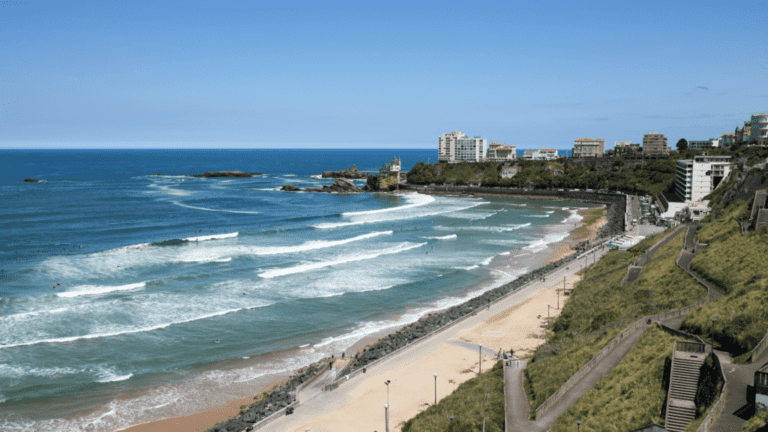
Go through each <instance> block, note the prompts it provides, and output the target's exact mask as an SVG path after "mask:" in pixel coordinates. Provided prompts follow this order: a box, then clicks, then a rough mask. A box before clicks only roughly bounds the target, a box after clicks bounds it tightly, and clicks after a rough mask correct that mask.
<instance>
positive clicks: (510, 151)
mask: <svg viewBox="0 0 768 432" xmlns="http://www.w3.org/2000/svg"><path fill="white" fill-rule="evenodd" d="M487 157H488V160H489V161H492V162H506V161H513V160H515V159H516V158H517V146H508V145H506V144H500V143H497V142H492V143H490V144H488V156H487Z"/></svg>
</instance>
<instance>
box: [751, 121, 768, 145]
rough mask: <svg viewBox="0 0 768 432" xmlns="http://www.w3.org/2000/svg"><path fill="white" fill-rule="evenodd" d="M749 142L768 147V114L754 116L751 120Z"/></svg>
mask: <svg viewBox="0 0 768 432" xmlns="http://www.w3.org/2000/svg"><path fill="white" fill-rule="evenodd" d="M749 123H750V126H751V129H750V135H749V141H750V142H754V143H755V144H757V145H760V146H768V114H753V115H752V118H751V119H750V122H749Z"/></svg>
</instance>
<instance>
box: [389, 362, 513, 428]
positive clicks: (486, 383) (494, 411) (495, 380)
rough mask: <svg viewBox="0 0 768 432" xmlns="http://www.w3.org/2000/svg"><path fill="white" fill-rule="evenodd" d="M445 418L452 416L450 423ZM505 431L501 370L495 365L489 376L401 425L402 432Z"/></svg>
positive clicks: (482, 376)
mask: <svg viewBox="0 0 768 432" xmlns="http://www.w3.org/2000/svg"><path fill="white" fill-rule="evenodd" d="M448 416H453V417H454V419H453V420H450V419H449V418H448ZM483 419H485V430H486V431H487V432H503V431H504V367H503V364H502V362H501V361H498V362H496V364H495V365H494V366H493V368H492V369H491V370H490V371H489V372H485V373H483V374H480V375H479V376H477V377H475V378H472V379H470V380H469V381H467V382H465V383H463V384H461V385H460V386H459V388H457V389H456V390H455V391H454V392H453V393H452V394H451V395H450V396H448V397H446V398H443V399H442V400H441V401H440V402H439V403H438V404H437V405H435V406H430V407H429V408H427V409H426V410H425V411H423V412H421V413H419V414H418V415H416V417H414V418H412V419H410V420H408V421H407V422H405V423H404V424H403V429H402V431H403V432H409V431H413V432H417V431H418V432H459V431H480V430H482V425H483Z"/></svg>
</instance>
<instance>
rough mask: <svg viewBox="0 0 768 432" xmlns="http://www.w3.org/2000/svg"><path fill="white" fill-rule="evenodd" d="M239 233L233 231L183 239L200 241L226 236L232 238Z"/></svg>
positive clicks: (225, 237)
mask: <svg viewBox="0 0 768 432" xmlns="http://www.w3.org/2000/svg"><path fill="white" fill-rule="evenodd" d="M238 234H239V233H236V232H233V233H227V234H213V235H208V236H200V237H188V238H185V239H184V240H186V241H191V242H201V241H206V240H221V239H227V238H233V237H237V235H238Z"/></svg>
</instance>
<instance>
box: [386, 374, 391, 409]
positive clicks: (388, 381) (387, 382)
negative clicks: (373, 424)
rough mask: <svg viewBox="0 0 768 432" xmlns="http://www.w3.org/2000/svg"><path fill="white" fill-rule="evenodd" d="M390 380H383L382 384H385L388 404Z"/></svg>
mask: <svg viewBox="0 0 768 432" xmlns="http://www.w3.org/2000/svg"><path fill="white" fill-rule="evenodd" d="M391 382H392V381H390V380H386V381H384V384H386V385H387V405H389V383H391Z"/></svg>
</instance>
